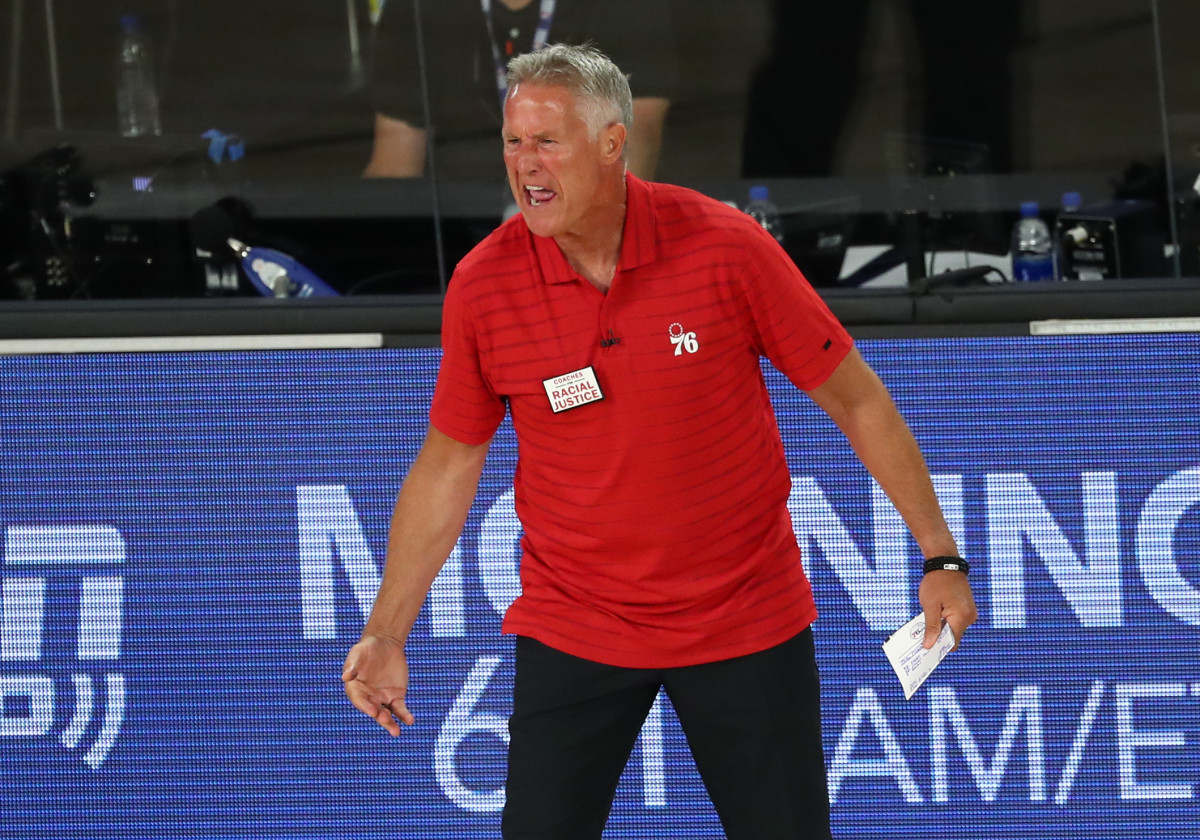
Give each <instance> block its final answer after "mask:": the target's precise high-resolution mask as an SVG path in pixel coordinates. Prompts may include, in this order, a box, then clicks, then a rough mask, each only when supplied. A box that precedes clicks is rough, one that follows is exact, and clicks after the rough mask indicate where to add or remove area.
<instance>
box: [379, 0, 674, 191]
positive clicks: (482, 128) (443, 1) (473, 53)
mask: <svg viewBox="0 0 1200 840" xmlns="http://www.w3.org/2000/svg"><path fill="white" fill-rule="evenodd" d="M418 20H419V21H420V26H419V27H418V26H417V21H418ZM672 33H673V27H672V20H671V12H670V8H669V5H668V4H667V3H665V2H662V0H651V2H645V0H605V2H603V3H601V2H596V0H437V2H432V3H431V2H418V0H389V2H388V4H387V5H386V6H385V7H384V11H383V13H382V16H381V17H380V20H379V24H378V28H377V33H376V34H377V39H376V43H375V48H374V55H375V69H374V73H373V79H372V84H371V96H372V99H373V101H374V104H375V109H376V114H375V131H374V140H373V145H372V150H371V159H370V160H369V161H368V163H367V167H366V172H365V174H366V175H368V176H372V177H410V176H417V175H423V174H426V170H427V161H426V150H427V147H428V142H427V141H428V137H427V126H430V125H432V127H433V132H434V135H433V137H434V140H435V147H434V149H435V152H434V153H435V161H434V162H435V164H436V171H437V174H438V175H439V176H441V177H452V178H458V179H483V178H490V177H492V176H493V173H495V171H496V159H495V154H496V152H495V139H496V131H497V129H498V128H499V127H500V124H501V121H502V119H503V114H502V113H501V102H502V99H503V88H504V69H505V65H506V64H507V62H508V60H509V59H511V58H512V57H513V56H515V55H519V54H520V53H524V52H530V51H533V50H537V49H540V48H541V47H543V46H545V45H546V44H547V43H550V42H551V41H553V42H556V43H574V44H580V43H584V42H591V43H595V44H597V45H598V46H600V47H601V48H602V49H604V50H605V52H606V53H607V54H608V55H611V56H612V57H613V58H614V59H615V60H616V61H617V62H618V63H619V64H620V65H621V67H623V68H624V69H625V71H626V72H627V73H630V74H631V78H632V84H633V91H634V100H633V108H634V113H635V115H636V119H635V121H634V124H635V125H636V126H637V128H636V129H633V134H632V135H631V137H630V143H629V146H630V149H629V157H628V163H629V169H630V171H632V172H633V173H634V174H636V175H638V176H640V177H642V178H650V177H653V175H654V169H655V167H656V165H657V162H658V155H659V150H660V148H661V145H662V136H663V126H664V123H665V120H666V116H667V110H668V107H669V105H670V97H671V94H672V91H673V88H674V83H675V51H674V50H675V46H674V39H673V35H672ZM421 56H424V63H425V65H426V66H425V67H424V68H422V66H421V62H420V58H421ZM426 91H427V93H428V97H426V96H425V93H426Z"/></svg>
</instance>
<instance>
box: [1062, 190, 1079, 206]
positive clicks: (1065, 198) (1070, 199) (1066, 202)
mask: <svg viewBox="0 0 1200 840" xmlns="http://www.w3.org/2000/svg"><path fill="white" fill-rule="evenodd" d="M1081 204H1083V196H1082V195H1080V194H1079V193H1077V192H1065V193H1063V194H1062V206H1063V207H1079V206H1080V205H1081Z"/></svg>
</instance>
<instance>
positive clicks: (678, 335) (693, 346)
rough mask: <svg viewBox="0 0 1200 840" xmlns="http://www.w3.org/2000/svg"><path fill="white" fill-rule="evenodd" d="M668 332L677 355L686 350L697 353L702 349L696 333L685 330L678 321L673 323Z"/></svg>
mask: <svg viewBox="0 0 1200 840" xmlns="http://www.w3.org/2000/svg"><path fill="white" fill-rule="evenodd" d="M667 334H668V335H670V337H671V343H672V344H674V345H675V355H676V356H682V355H683V354H684V352H688V353H695V352H696V351H697V350H699V349H700V343H699V342H698V341H696V334H695V333H694V332H684V329H683V325H682V324H680V323H679V322H678V321H676V322H675V323H673V324H671V328H670V329H669V330H667Z"/></svg>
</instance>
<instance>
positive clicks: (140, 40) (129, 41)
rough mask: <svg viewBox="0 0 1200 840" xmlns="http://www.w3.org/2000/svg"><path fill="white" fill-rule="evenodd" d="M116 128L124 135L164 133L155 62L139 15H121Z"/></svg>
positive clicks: (142, 135)
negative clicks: (160, 114)
mask: <svg viewBox="0 0 1200 840" xmlns="http://www.w3.org/2000/svg"><path fill="white" fill-rule="evenodd" d="M117 130H118V131H119V132H120V133H121V136H122V137H150V136H157V135H159V134H162V123H161V121H160V119H159V113H158V89H157V88H156V87H155V84H154V62H153V60H152V57H151V55H150V46H149V44H148V43H147V41H146V34H145V32H144V31H143V30H142V22H141V19H140V18H139V17H138V16H137V15H125V16H123V17H122V18H121V37H120V41H119V46H118V49H117Z"/></svg>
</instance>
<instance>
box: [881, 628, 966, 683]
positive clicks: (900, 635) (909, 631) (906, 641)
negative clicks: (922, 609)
mask: <svg viewBox="0 0 1200 840" xmlns="http://www.w3.org/2000/svg"><path fill="white" fill-rule="evenodd" d="M924 641H925V614H924V613H919V614H917V616H916V617H915V618H913V619H912V621H910V622H908V624H905V625H904V626H903V627H901V628H900V629H899V630H897V631H896V632H895V633H893V634H892V635H891V638H889V639H888V640H887V641H886V642H884V643H883V652H884V653H885V654H887V658H888V662H891V663H892V668H893V670H895V672H896V676H897V677H899V678H900V684H901V685H902V686H904V699H905V700H909V699H911V698H912V696H913V695H914V694H916V693H917V689H918V688H920V687H921V683H923V682H925V680H926V679H927V678H928V677H929V675H930V674H932V673H933V669H934V668H936V667H937V666H938V665H940V664H941V662H942V660H943V659H945V658H946V654H948V653H949V652H950V649H951V648H953V647H954V632H953V631H952V630H951V629H950V625H949V624H944V625H942V632H941V635H939V636H938V640H937V644H935V645H934V646H933V647H932V648H931V649H929V650H925V648H924V647H922V642H924Z"/></svg>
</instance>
